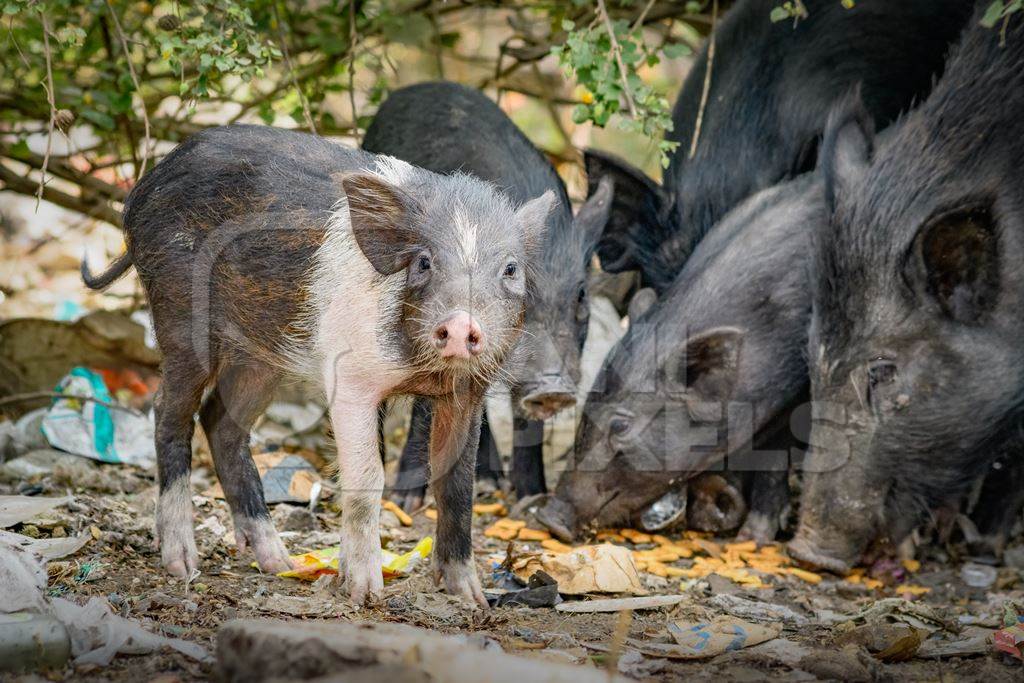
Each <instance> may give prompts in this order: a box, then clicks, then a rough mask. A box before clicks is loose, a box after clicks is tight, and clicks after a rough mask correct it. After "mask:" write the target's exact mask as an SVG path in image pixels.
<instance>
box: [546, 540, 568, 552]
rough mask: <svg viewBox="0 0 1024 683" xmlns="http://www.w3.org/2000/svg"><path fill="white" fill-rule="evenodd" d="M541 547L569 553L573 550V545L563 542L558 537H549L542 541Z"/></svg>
mask: <svg viewBox="0 0 1024 683" xmlns="http://www.w3.org/2000/svg"><path fill="white" fill-rule="evenodd" d="M540 547H541V548H544V550H550V551H551V552H553V553H567V552H569V551H571V550H572V546H569V545H566V544H564V543H562V542H561V541H559V540H558V539H557V538H548V539H545V540H543V541H541V542H540Z"/></svg>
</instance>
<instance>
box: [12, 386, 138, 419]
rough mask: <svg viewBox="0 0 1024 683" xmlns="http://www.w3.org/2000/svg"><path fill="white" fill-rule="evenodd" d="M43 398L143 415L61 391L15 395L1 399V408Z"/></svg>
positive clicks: (89, 397)
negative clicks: (59, 399)
mask: <svg viewBox="0 0 1024 683" xmlns="http://www.w3.org/2000/svg"><path fill="white" fill-rule="evenodd" d="M41 398H76V399H78V400H80V401H92V402H93V403H96V404H98V405H101V406H104V407H105V408H110V409H111V410H122V411H124V412H126V413H131V414H132V415H139V416H142V413H141V412H139V411H138V410H135V408H129V407H127V406H122V405H119V404H117V403H110V402H109V401H104V400H103V399H99V398H96V397H95V396H77V395H75V394H62V393H60V392H59V391H33V392H30V393H27V394H14V395H12V396H5V397H4V398H0V406H6V405H12V404H15V403H27V402H28V401H38V400H39V399H41Z"/></svg>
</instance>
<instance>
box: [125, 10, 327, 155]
mask: <svg viewBox="0 0 1024 683" xmlns="http://www.w3.org/2000/svg"><path fill="white" fill-rule="evenodd" d="M108 2H109V0H108ZM273 8H274V19H275V20H276V21H277V35H278V38H279V39H280V41H281V52H282V53H283V54H284V64H285V68H286V69H288V74H289V75H290V76H291V80H292V85H293V86H294V87H295V92H296V93H297V94H298V96H299V103H300V104H301V105H302V118H304V119H306V125H307V126H309V129H310V130H311V131H312V132H313V134H314V135H315V134H316V125H315V124H314V123H313V115H312V114H310V112H309V101H308V100H307V99H306V93H305V92H304V91H303V90H302V87H301V86H300V85H299V79H298V78H297V77H296V76H295V67H294V66H292V58H291V55H290V54H289V52H288V41H287V40H285V35H284V24H283V23H282V22H281V15H280V14H279V13H278V11H277V2H275V3H274V4H273ZM290 27H291V24H289V28H290Z"/></svg>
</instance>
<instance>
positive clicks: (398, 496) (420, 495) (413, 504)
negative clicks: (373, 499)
mask: <svg viewBox="0 0 1024 683" xmlns="http://www.w3.org/2000/svg"><path fill="white" fill-rule="evenodd" d="M426 495H427V487H426V486H416V487H413V488H411V489H405V490H403V491H398V490H396V491H394V492H393V493H392V494H391V495H390V496H388V497H389V498H390V499H391V502H393V503H394V504H395V505H397V506H398V507H400V508H402V510H403V511H404V512H406V513H408V514H410V515H411V514H412V513H414V512H416V511H417V510H419V509H420V508H421V507H423V499H424V498H425V496H426Z"/></svg>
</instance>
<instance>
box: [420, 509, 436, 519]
mask: <svg viewBox="0 0 1024 683" xmlns="http://www.w3.org/2000/svg"><path fill="white" fill-rule="evenodd" d="M423 516H424V517H426V518H427V519H432V520H434V521H437V510H435V509H434V508H429V509H427V510H424V511H423Z"/></svg>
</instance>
